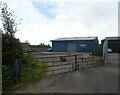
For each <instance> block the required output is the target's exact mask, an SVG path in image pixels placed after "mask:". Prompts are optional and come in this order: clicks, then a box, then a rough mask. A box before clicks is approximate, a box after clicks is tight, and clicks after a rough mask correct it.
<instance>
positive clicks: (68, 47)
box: [52, 40, 98, 52]
mask: <svg viewBox="0 0 120 95" xmlns="http://www.w3.org/2000/svg"><path fill="white" fill-rule="evenodd" d="M93 45H98V42H97V41H96V40H92V41H90V40H88V41H83V40H82V41H80V40H79V41H53V42H52V51H53V52H92V50H93V49H92V48H93V47H92V46H93Z"/></svg>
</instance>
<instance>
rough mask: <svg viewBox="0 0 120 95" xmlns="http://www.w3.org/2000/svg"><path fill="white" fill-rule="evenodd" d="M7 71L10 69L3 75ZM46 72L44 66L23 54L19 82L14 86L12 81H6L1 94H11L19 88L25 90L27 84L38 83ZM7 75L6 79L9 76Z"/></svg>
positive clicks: (45, 66)
mask: <svg viewBox="0 0 120 95" xmlns="http://www.w3.org/2000/svg"><path fill="white" fill-rule="evenodd" d="M9 69H10V68H8V69H7V70H6V71H5V74H6V72H7V73H8V72H9ZM46 70H47V65H46V64H44V63H42V62H40V61H38V60H35V59H33V58H32V57H31V56H30V55H27V54H25V55H24V58H22V62H21V81H20V82H19V83H17V84H15V82H14V81H15V80H14V79H12V80H11V79H9V80H6V85H4V86H3V87H2V93H12V92H14V91H16V90H18V89H20V88H25V87H26V86H28V85H29V84H33V83H35V82H37V81H40V80H41V79H42V78H43V77H44V76H45V74H46ZM8 74H9V73H8ZM8 74H7V75H6V77H9V76H10V75H8ZM10 83H11V84H10Z"/></svg>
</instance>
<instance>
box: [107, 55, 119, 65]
mask: <svg viewBox="0 0 120 95" xmlns="http://www.w3.org/2000/svg"><path fill="white" fill-rule="evenodd" d="M119 57H120V54H117V53H108V63H112V64H114V65H115V64H116V65H118V59H119Z"/></svg>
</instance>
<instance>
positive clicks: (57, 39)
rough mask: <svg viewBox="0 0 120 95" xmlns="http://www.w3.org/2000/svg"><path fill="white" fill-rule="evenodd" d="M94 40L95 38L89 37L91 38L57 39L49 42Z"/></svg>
mask: <svg viewBox="0 0 120 95" xmlns="http://www.w3.org/2000/svg"><path fill="white" fill-rule="evenodd" d="M96 38H97V37H96V36H91V37H65V38H58V39H55V40H51V41H73V40H95V39H96Z"/></svg>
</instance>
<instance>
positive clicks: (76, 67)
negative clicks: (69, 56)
mask: <svg viewBox="0 0 120 95" xmlns="http://www.w3.org/2000/svg"><path fill="white" fill-rule="evenodd" d="M77 69H78V66H77V55H75V71H76V70H77Z"/></svg>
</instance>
